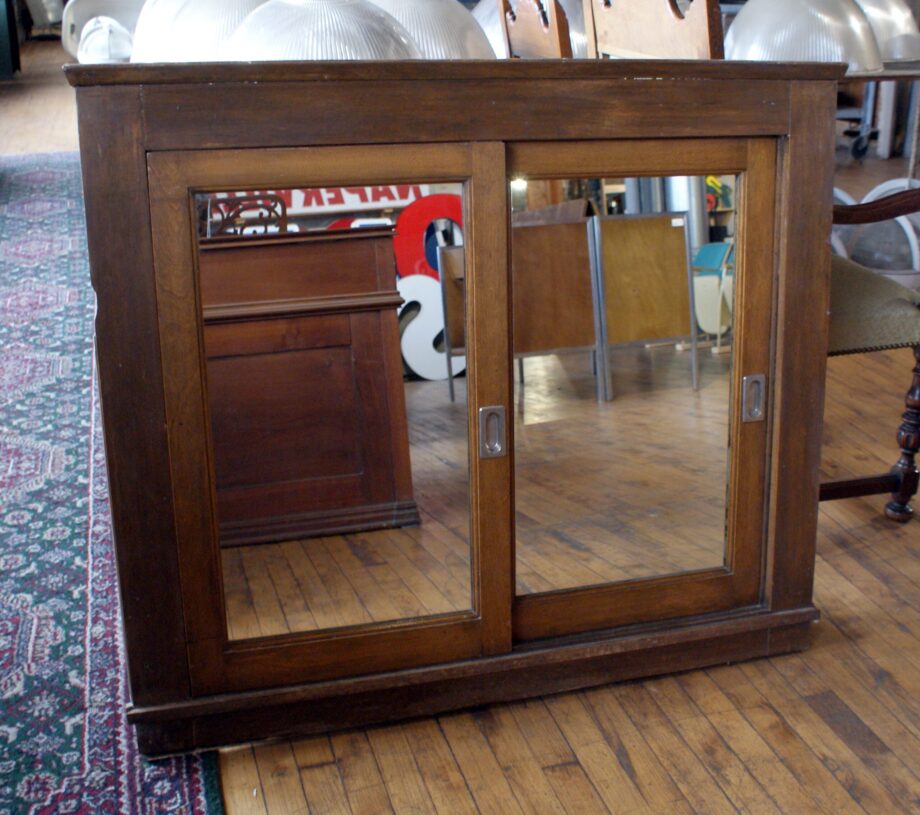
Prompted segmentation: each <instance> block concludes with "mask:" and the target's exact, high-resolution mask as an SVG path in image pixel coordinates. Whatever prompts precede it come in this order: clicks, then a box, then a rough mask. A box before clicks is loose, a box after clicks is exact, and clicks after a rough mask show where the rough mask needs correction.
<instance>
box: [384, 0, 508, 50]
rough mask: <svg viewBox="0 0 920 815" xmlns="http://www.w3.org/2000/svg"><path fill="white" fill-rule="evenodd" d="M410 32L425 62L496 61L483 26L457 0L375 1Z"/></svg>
mask: <svg viewBox="0 0 920 815" xmlns="http://www.w3.org/2000/svg"><path fill="white" fill-rule="evenodd" d="M371 2H372V3H373V4H374V5H376V6H379V7H380V8H382V9H383V10H384V11H385V12H387V13H388V14H392V15H393V16H394V17H395V18H396V19H397V20H399V22H400V23H401V24H402V26H403V28H405V29H406V31H408V32H409V36H410V37H412V39H413V40H414V41H415V44H416V46H417V47H418V49H419V51H421V52H422V56H423V57H425V59H495V51H493V50H492V46H491V45H490V44H489V39H488V37H486V35H485V32H484V31H483V30H482V29H481V28H480V27H479V23H477V22H476V19H475V18H474V17H473V15H472V14H470V12H468V11H467V10H466V9H465V8H464V7H463V6H462V5H461V4H460V3H459V2H457V0H371Z"/></svg>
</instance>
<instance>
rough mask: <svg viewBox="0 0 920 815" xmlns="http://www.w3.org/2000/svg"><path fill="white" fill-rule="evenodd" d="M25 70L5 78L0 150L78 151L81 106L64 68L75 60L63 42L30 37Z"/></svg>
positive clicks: (0, 92)
mask: <svg viewBox="0 0 920 815" xmlns="http://www.w3.org/2000/svg"><path fill="white" fill-rule="evenodd" d="M21 57H22V72H21V73H17V74H16V75H15V78H14V79H13V80H12V81H9V82H0V153H53V152H57V151H63V150H76V149H78V140H77V104H76V96H75V94H74V90H73V88H71V87H70V85H68V84H67V80H66V79H64V73H63V71H61V66H62V65H64V64H65V63H68V62H73V61H74V60H73V58H72V57H71V56H70V55H69V54H68V53H67V52H66V51H65V50H64V49H63V48H62V47H61V43H60V41H58V40H29V41H27V42H26V43H24V45H23V48H22V53H21Z"/></svg>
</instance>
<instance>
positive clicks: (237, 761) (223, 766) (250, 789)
mask: <svg viewBox="0 0 920 815" xmlns="http://www.w3.org/2000/svg"><path fill="white" fill-rule="evenodd" d="M219 767H220V776H221V792H222V793H223V799H224V807H225V809H226V810H227V812H232V813H234V815H267V810H266V808H265V793H264V792H263V791H262V782H261V780H260V779H259V768H258V766H257V764H256V757H255V755H254V753H253V751H252V748H251V747H237V748H233V749H230V750H222V751H221V753H220V758H219Z"/></svg>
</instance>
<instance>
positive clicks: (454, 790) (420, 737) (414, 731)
mask: <svg viewBox="0 0 920 815" xmlns="http://www.w3.org/2000/svg"><path fill="white" fill-rule="evenodd" d="M405 734H406V740H407V741H408V742H409V747H410V749H411V750H412V755H413V756H415V763H416V765H417V766H418V768H419V772H421V774H422V778H423V779H424V780H425V786H426V788H427V789H428V795H429V796H430V797H431V800H432V802H433V803H434V806H435V809H436V810H437V811H438V813H440V815H453V814H454V813H456V815H476V813H477V812H478V809H477V807H476V804H475V803H474V802H473V798H472V796H471V795H470V791H469V788H468V787H467V784H466V779H465V778H464V775H463V772H462V771H461V770H460V767H459V766H458V765H457V761H456V759H455V758H454V754H453V753H452V752H451V749H450V745H449V744H448V743H447V739H446V738H445V737H444V733H443V732H442V731H441V727H440V724H439V723H438V722H437V721H436V720H434V719H426V720H424V721H420V722H413V723H411V724H408V725H406V727H405Z"/></svg>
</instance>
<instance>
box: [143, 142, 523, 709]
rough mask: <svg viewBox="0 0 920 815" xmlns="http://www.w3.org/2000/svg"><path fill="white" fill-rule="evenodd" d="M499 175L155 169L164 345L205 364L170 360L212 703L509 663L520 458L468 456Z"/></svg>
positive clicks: (267, 154)
mask: <svg viewBox="0 0 920 815" xmlns="http://www.w3.org/2000/svg"><path fill="white" fill-rule="evenodd" d="M502 159H503V151H502V150H501V149H500V148H497V147H494V146H490V145H476V146H471V145H462V144H461V145H438V146H414V147H406V148H389V147H381V148H348V149H338V148H330V149H311V150H266V151H235V152H226V153H213V154H209V155H208V156H207V159H202V158H200V156H199V155H196V154H194V153H176V154H161V155H152V156H151V157H150V163H149V167H150V180H151V197H152V199H153V206H152V222H153V228H154V238H155V250H156V252H157V263H158V265H159V267H160V269H161V272H162V273H161V275H160V287H159V291H158V296H159V309H160V319H161V323H162V324H163V328H164V330H163V336H164V337H166V338H167V344H169V343H171V342H175V344H176V346H175V347H176V349H178V348H180V347H183V348H197V349H198V352H199V353H198V354H197V355H194V356H192V355H189V354H187V353H185V354H181V353H179V352H178V351H177V352H176V353H175V354H174V353H172V349H171V348H169V347H165V348H164V349H163V350H164V367H165V368H166V369H167V383H168V384H167V395H168V400H169V404H168V405H167V410H168V413H169V415H170V422H171V423H170V445H171V453H172V457H173V462H174V464H173V466H174V469H175V471H176V472H175V474H174V480H175V483H176V485H177V495H176V500H177V503H178V502H181V503H184V505H185V507H186V508H187V510H188V511H187V513H186V514H184V515H183V518H184V521H185V524H184V527H183V529H182V530H180V537H181V545H182V548H183V551H182V552H181V553H180V554H181V556H182V563H183V568H184V570H185V571H184V573H183V594H184V599H185V606H186V614H187V619H188V621H189V628H190V639H191V641H192V642H191V645H190V659H191V662H192V668H193V675H194V677H195V685H196V689H197V690H198V691H200V692H211V691H213V690H216V689H224V690H226V689H228V688H245V687H259V686H270V685H272V684H282V683H288V682H292V681H308V680H318V679H334V678H336V677H340V676H355V675H359V674H362V673H373V672H378V671H382V670H388V669H396V668H406V667H411V666H413V665H423V664H437V663H441V662H448V661H452V660H456V659H460V658H464V657H472V656H478V655H480V654H482V653H483V652H486V653H488V652H501V651H503V650H507V649H508V647H510V636H509V626H508V622H507V620H508V611H507V608H508V606H509V604H510V597H509V596H507V595H508V592H507V591H506V592H505V593H504V596H497V595H496V592H495V586H497V585H498V583H497V582H496V581H495V578H494V577H491V578H490V577H485V578H484V577H483V575H484V574H485V575H492V576H494V575H495V573H496V570H497V564H500V563H505V564H506V563H507V562H508V560H509V558H508V556H507V540H508V537H509V536H508V534H507V532H505V535H504V536H502V535H501V534H499V535H498V536H497V537H496V529H498V530H499V532H500V531H501V524H502V521H501V511H502V510H501V507H502V506H503V505H504V506H506V502H502V501H500V500H499V501H496V499H495V497H494V496H497V495H499V494H500V492H501V491H504V492H505V493H507V491H508V486H507V482H508V478H509V476H508V473H509V465H508V462H507V458H501V457H498V458H481V457H480V456H479V455H477V454H475V453H476V451H477V450H478V449H479V446H480V444H481V439H480V434H481V431H480V423H479V416H480V413H481V412H482V410H481V409H482V408H483V407H488V406H494V405H497V404H498V405H500V404H504V403H505V402H506V401H507V377H504V378H502V377H496V376H494V374H490V373H489V372H491V371H495V370H500V369H501V367H502V366H503V365H504V364H505V356H506V344H507V343H506V339H505V336H506V335H505V333H504V331H503V323H504V321H505V313H506V312H505V308H504V302H505V298H506V297H507V294H506V291H505V285H504V282H503V281H504V277H503V275H501V274H495V273H494V270H493V271H492V272H491V273H490V272H488V269H489V267H490V266H494V265H495V264H496V263H498V264H502V267H503V264H504V258H505V257H506V247H505V243H504V241H505V234H504V230H503V229H502V228H501V224H503V222H504V213H505V209H504V208H505V200H504V190H503V188H502V185H501V183H500V178H501V176H497V175H494V173H495V171H496V169H501V167H502V166H503V165H502ZM486 166H488V167H490V168H491V171H492V174H493V175H494V178H495V181H494V182H492V183H491V184H490V183H489V180H488V178H487V177H486V175H485V174H484V173H483V172H482V168H484V167H486ZM496 225H498V228H496ZM177 238H178V239H177ZM493 441H494V442H495V443H498V444H499V445H501V443H502V442H501V439H495V440H493ZM471 451H472V452H471ZM495 505H497V506H498V510H496V509H494V508H492V507H493V506H495ZM203 509H204V510H208V511H203ZM506 514H507V513H506ZM509 525H510V522H509V521H508V520H506V521H505V528H506V529H507V527H508V526H509ZM487 539H488V545H486V544H485V542H486V540H487ZM503 545H504V546H505V547H506V548H505V556H504V557H503V556H502V546H503ZM505 572H506V574H507V568H506V569H505ZM490 579H491V580H492V583H490Z"/></svg>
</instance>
